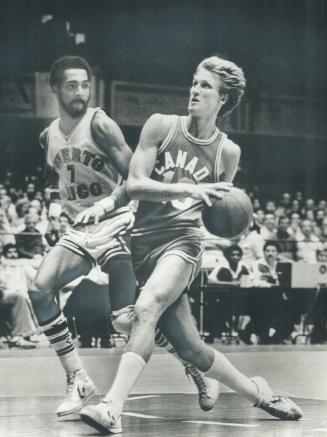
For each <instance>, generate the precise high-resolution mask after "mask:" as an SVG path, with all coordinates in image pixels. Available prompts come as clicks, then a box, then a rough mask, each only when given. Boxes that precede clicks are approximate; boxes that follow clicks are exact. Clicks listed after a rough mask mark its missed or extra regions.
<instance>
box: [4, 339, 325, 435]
mask: <svg viewBox="0 0 327 437" xmlns="http://www.w3.org/2000/svg"><path fill="white" fill-rule="evenodd" d="M220 350H223V351H224V352H226V355H227V356H228V358H229V359H230V360H231V361H232V362H233V364H235V365H236V366H237V367H238V368H239V369H240V370H241V371H243V372H244V373H246V374H247V375H249V376H254V375H262V376H264V377H265V378H266V379H267V380H268V381H269V383H270V384H271V386H272V387H273V389H274V391H275V392H276V393H278V394H284V395H287V396H290V397H292V398H293V399H295V400H296V402H298V404H299V405H300V406H301V407H302V409H303V411H304V418H303V420H301V421H299V422H284V421H280V420H278V419H274V418H272V417H271V416H269V415H268V414H266V413H264V412H262V411H260V410H258V409H256V408H253V407H252V406H251V405H250V404H249V403H248V402H247V401H245V400H243V399H241V398H240V397H239V396H238V395H236V394H235V393H232V392H230V391H229V390H228V389H226V388H225V387H224V386H221V394H220V398H219V400H218V402H217V404H216V406H215V408H214V409H213V410H212V411H211V412H208V413H204V412H202V411H201V410H200V409H199V407H198V402H197V396H196V394H195V390H194V387H193V385H192V384H191V383H189V382H188V380H187V378H186V376H185V374H184V372H183V368H182V366H181V365H180V364H179V363H177V362H176V361H175V360H174V359H173V358H172V357H170V356H169V355H168V354H166V353H164V352H161V351H156V352H155V354H154V355H153V357H152V358H151V361H150V363H149V365H148V366H147V368H146V370H145V371H144V373H143V374H142V376H141V377H140V379H139V380H138V382H137V384H136V386H135V388H134V390H133V393H132V394H131V397H130V398H129V400H128V401H127V404H126V409H125V413H124V416H123V428H124V431H123V434H122V436H124V437H131V436H133V437H143V436H153V437H156V436H168V435H169V436H171V437H175V436H183V437H184V436H185V437H186V436H187V437H194V436H201V437H213V436H231V437H243V436H244V437H250V436H251V437H259V436H260V437H262V436H264V437H298V436H318V437H319V436H327V365H326V364H327V348H326V347H318V346H301V347H296V346H294V347H291V346H287V347H285V346H283V347H274V348H267V347H244V346H224V347H223V349H222V348H220ZM121 353H122V348H115V349H110V350H100V349H88V350H81V355H82V359H83V362H84V364H85V367H86V368H87V370H88V371H89V374H90V376H91V377H92V378H93V380H94V382H95V383H96V385H97V387H98V395H97V396H95V397H94V398H92V399H91V400H90V402H96V401H97V400H98V399H99V395H101V394H103V393H104V392H105V391H106V390H107V389H108V388H109V387H110V384H111V382H112V380H113V377H114V373H115V370H116V368H117V365H118V362H119V358H120V355H121ZM0 375H1V376H0V378H1V380H0V437H21V436H28V437H32V436H33V437H75V436H96V435H99V434H98V433H97V432H96V431H95V430H93V429H92V428H90V427H88V426H87V425H86V424H84V423H82V422H81V421H80V420H79V416H78V415H71V416H66V417H65V418H61V419H58V418H57V417H56V416H55V414H54V412H55V409H56V407H57V405H58V403H59V401H60V398H61V396H62V395H63V394H64V392H65V380H64V373H63V371H62V369H61V367H60V365H59V363H58V362H57V360H56V358H55V357H54V356H53V353H52V351H51V350H49V349H48V348H42V349H37V350H34V351H28V352H27V351H26V352H23V351H7V350H4V349H2V350H0Z"/></svg>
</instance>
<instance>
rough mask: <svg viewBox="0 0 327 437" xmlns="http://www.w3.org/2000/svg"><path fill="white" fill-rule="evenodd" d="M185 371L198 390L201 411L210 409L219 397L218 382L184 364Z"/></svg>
mask: <svg viewBox="0 0 327 437" xmlns="http://www.w3.org/2000/svg"><path fill="white" fill-rule="evenodd" d="M185 373H186V375H187V376H188V377H190V378H192V380H193V382H194V384H195V385H196V388H197V389H198V392H199V404H200V408H201V410H203V411H209V410H211V409H212V408H213V407H214V405H215V403H216V402H217V399H218V397H219V383H218V381H216V380H215V379H211V378H208V377H207V376H205V375H204V374H203V373H202V372H200V370H198V369H197V368H196V367H194V366H191V365H187V366H185Z"/></svg>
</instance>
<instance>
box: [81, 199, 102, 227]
mask: <svg viewBox="0 0 327 437" xmlns="http://www.w3.org/2000/svg"><path fill="white" fill-rule="evenodd" d="M105 213H106V211H105V209H104V207H103V206H101V205H99V204H95V205H93V206H90V208H86V209H84V211H81V212H80V213H78V214H77V216H76V217H75V220H74V223H73V226H78V225H88V224H97V223H98V222H99V220H100V218H101V217H103V216H104V215H105Z"/></svg>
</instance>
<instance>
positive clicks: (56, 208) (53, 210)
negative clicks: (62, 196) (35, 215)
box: [48, 202, 62, 218]
mask: <svg viewBox="0 0 327 437" xmlns="http://www.w3.org/2000/svg"><path fill="white" fill-rule="evenodd" d="M61 212H62V206H61V205H60V204H59V203H54V202H52V203H50V206H49V212H48V216H49V217H50V218H51V217H54V218H59V216H60V214H61Z"/></svg>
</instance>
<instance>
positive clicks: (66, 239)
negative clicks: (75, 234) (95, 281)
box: [56, 236, 96, 270]
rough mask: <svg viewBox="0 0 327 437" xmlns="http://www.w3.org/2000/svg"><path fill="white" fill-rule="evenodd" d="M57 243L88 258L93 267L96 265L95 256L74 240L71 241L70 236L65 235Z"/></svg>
mask: <svg viewBox="0 0 327 437" xmlns="http://www.w3.org/2000/svg"><path fill="white" fill-rule="evenodd" d="M56 245H57V246H61V247H64V248H65V249H68V250H70V251H71V252H73V253H75V254H76V255H79V256H81V257H82V258H84V259H86V260H87V261H89V262H90V263H91V268H92V267H94V266H95V265H96V260H95V259H94V258H93V256H92V255H90V254H89V253H88V252H87V251H86V250H85V249H84V248H83V247H81V246H79V245H78V244H76V243H75V242H74V241H71V240H70V239H69V237H65V236H63V237H62V238H61V239H60V240H59V241H58V243H57V244H56ZM90 270H91V269H90Z"/></svg>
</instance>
